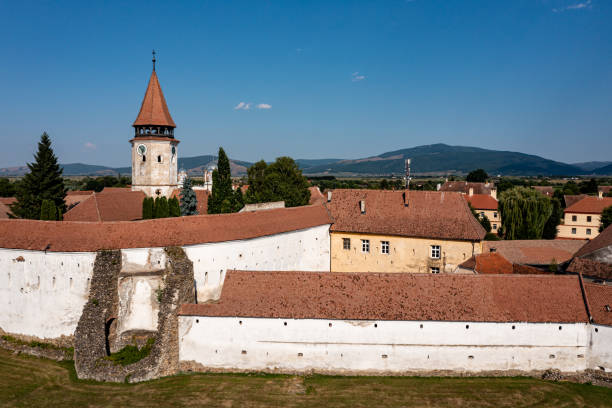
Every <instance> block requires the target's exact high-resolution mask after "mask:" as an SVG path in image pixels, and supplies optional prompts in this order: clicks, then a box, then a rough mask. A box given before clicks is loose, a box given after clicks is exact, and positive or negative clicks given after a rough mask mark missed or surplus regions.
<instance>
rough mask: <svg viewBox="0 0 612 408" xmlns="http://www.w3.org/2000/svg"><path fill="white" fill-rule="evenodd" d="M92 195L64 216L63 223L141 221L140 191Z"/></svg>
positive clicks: (142, 195) (141, 195)
mask: <svg viewBox="0 0 612 408" xmlns="http://www.w3.org/2000/svg"><path fill="white" fill-rule="evenodd" d="M105 191H106V189H104V190H102V192H101V193H94V194H92V195H91V196H89V197H87V198H86V199H85V200H83V201H82V202H80V203H79V204H77V206H76V207H73V208H72V209H71V210H69V211H67V212H66V214H64V221H89V222H105V221H134V220H140V219H142V201H143V200H144V198H145V194H144V193H143V192H142V191H131V190H127V191H117V190H113V191H112V192H111V191H107V192H105Z"/></svg>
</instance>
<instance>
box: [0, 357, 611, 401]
mask: <svg viewBox="0 0 612 408" xmlns="http://www.w3.org/2000/svg"><path fill="white" fill-rule="evenodd" d="M0 406H2V407H47V406H53V407H65V408H68V407H125V406H129V407H155V406H161V407H195V406H207V407H272V406H278V407H304V406H309V407H313V406H314V407H367V408H375V407H470V408H472V407H495V408H501V407H555V408H561V407H611V406H612V389H609V388H602V387H596V386H592V385H580V384H573V383H567V382H559V383H555V382H547V381H542V380H536V379H532V378H437V377H429V378H419V377H330V376H307V377H299V376H285V375H246V374H189V375H177V376H173V377H166V378H163V379H160V380H155V381H150V382H146V383H140V384H134V385H132V384H110V383H96V382H92V381H79V380H77V379H76V377H75V374H74V368H73V366H72V364H69V363H56V362H54V361H50V360H45V359H39V358H35V357H30V356H24V355H20V356H15V355H13V354H11V353H10V352H8V351H5V350H2V349H0Z"/></svg>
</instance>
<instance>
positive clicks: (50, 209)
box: [40, 200, 57, 221]
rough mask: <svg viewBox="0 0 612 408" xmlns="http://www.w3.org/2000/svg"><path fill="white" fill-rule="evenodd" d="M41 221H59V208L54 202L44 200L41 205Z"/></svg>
mask: <svg viewBox="0 0 612 408" xmlns="http://www.w3.org/2000/svg"><path fill="white" fill-rule="evenodd" d="M40 219H41V220H44V221H57V208H56V207H55V204H53V201H51V200H43V201H42V204H41V205H40Z"/></svg>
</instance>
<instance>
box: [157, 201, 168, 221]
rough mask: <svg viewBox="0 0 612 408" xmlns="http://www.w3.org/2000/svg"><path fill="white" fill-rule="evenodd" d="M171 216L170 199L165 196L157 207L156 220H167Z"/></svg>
mask: <svg viewBox="0 0 612 408" xmlns="http://www.w3.org/2000/svg"><path fill="white" fill-rule="evenodd" d="M169 216H170V209H169V207H168V199H167V198H166V197H164V196H162V197H159V200H158V201H157V205H156V206H155V218H167V217H169Z"/></svg>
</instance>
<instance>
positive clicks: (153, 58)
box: [152, 50, 156, 71]
mask: <svg viewBox="0 0 612 408" xmlns="http://www.w3.org/2000/svg"><path fill="white" fill-rule="evenodd" d="M152 54H153V71H155V61H156V60H155V50H153V53H152Z"/></svg>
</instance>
